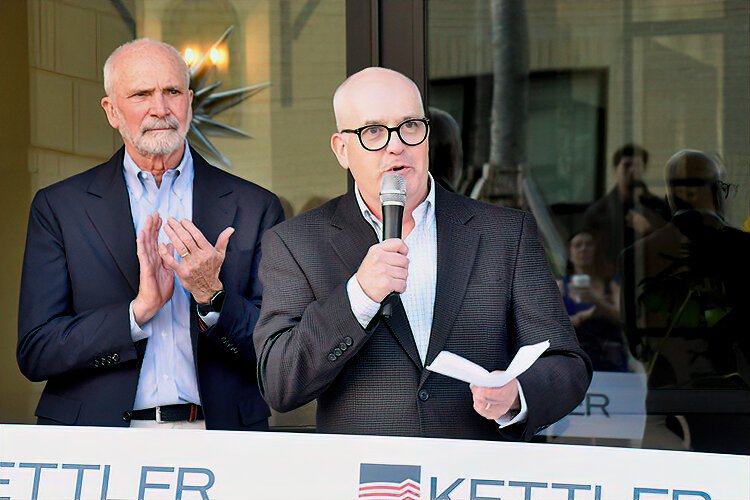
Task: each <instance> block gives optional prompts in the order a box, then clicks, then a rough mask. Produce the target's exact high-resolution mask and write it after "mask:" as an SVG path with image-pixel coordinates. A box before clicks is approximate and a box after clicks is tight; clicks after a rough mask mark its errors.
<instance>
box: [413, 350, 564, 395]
mask: <svg viewBox="0 0 750 500" xmlns="http://www.w3.org/2000/svg"><path fill="white" fill-rule="evenodd" d="M548 348H549V340H545V341H544V342H539V343H538V344H533V345H525V346H523V347H521V348H520V349H519V350H518V352H517V353H516V356H515V357H514V358H513V361H511V362H510V365H509V366H508V369H507V370H506V371H504V372H503V373H490V372H488V371H487V370H485V369H484V368H482V367H481V366H479V365H478V364H476V363H472V362H471V361H469V360H468V359H466V358H462V357H461V356H459V355H458V354H453V353H452V352H449V351H441V352H440V354H438V355H437V357H436V358H435V361H433V362H432V364H430V365H429V366H428V367H427V369H428V370H430V371H433V372H435V373H440V374H441V375H445V376H447V377H451V378H455V379H458V380H463V381H464V382H468V383H470V384H474V385H478V386H480V387H502V386H504V385H505V384H507V383H508V382H510V381H511V380H513V379H514V378H517V377H518V376H519V375H521V374H522V373H523V372H525V371H526V370H528V369H529V367H530V366H531V365H533V364H534V362H535V361H536V360H537V359H539V356H541V355H542V353H543V352H544V351H546V350H547V349H548Z"/></svg>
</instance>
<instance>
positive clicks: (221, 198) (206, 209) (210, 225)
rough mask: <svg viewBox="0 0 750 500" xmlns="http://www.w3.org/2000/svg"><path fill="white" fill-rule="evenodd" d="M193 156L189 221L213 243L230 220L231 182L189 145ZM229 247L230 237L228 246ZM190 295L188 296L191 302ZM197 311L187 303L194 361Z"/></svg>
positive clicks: (234, 208) (233, 210)
mask: <svg viewBox="0 0 750 500" xmlns="http://www.w3.org/2000/svg"><path fill="white" fill-rule="evenodd" d="M190 154H191V155H192V157H193V171H194V172H195V176H194V177H193V224H195V226H196V227H197V228H198V229H200V231H201V233H203V236H205V237H206V239H207V240H208V241H209V243H211V244H212V245H215V244H216V239H217V238H218V237H219V234H221V232H222V231H223V230H224V229H226V228H227V227H229V226H231V225H232V224H233V223H234V216H235V214H236V213H237V204H236V203H234V202H233V197H232V192H233V188H232V185H231V183H229V182H226V181H227V176H225V175H224V172H222V171H221V170H219V169H218V168H216V167H214V166H212V165H211V164H209V163H208V162H207V161H206V160H205V159H203V157H202V156H201V155H199V154H198V153H197V152H196V151H195V149H193V148H190ZM230 248H232V239H231V238H230V239H229V246H228V247H227V249H230ZM227 272H231V270H229V271H228V270H227V266H222V267H221V271H220V272H219V279H221V280H223V276H224V275H226V273H227ZM192 303H193V299H192V297H191V304H192ZM198 332H200V327H199V326H198V314H197V312H196V310H195V307H190V340H191V341H192V344H193V353H194V359H195V363H196V366H197V363H198V356H197V354H196V353H197V352H198Z"/></svg>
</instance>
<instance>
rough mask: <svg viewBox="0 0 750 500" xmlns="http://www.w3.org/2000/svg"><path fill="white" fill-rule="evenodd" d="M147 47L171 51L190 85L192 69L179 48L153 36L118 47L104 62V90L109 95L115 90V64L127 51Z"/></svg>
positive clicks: (170, 53) (186, 82)
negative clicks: (152, 37)
mask: <svg viewBox="0 0 750 500" xmlns="http://www.w3.org/2000/svg"><path fill="white" fill-rule="evenodd" d="M146 47H159V48H161V49H163V50H166V51H167V53H169V55H170V56H172V57H173V58H174V60H175V62H177V64H178V65H179V66H181V68H182V69H183V70H184V72H185V84H186V87H189V86H190V69H189V68H188V66H187V64H186V63H185V60H184V59H183V58H182V54H180V52H179V51H178V50H177V49H175V48H174V47H172V46H171V45H169V44H168V43H164V42H162V41H160V40H154V39H151V38H137V39H135V40H131V41H129V42H127V43H124V44H122V45H120V46H119V47H117V48H116V49H115V50H114V51H113V52H112V53H111V54H110V55H109V57H108V58H107V61H106V62H105V63H104V91H105V92H106V93H107V95H108V96H112V93H113V91H114V88H113V85H114V79H116V78H114V77H116V74H115V66H116V65H117V60H118V59H119V58H120V57H121V56H122V55H123V54H124V53H125V52H128V51H130V50H139V49H143V48H146Z"/></svg>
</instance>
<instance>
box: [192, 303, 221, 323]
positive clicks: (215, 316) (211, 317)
mask: <svg viewBox="0 0 750 500" xmlns="http://www.w3.org/2000/svg"><path fill="white" fill-rule="evenodd" d="M196 309H197V311H198V317H199V318H200V319H201V321H203V324H204V325H206V327H207V328H211V327H212V326H214V325H215V324H216V323H217V322H218V321H219V314H221V313H217V312H215V311H211V312H210V313H207V314H206V315H205V316H204V315H202V314H201V311H200V309H198V308H197V306H196Z"/></svg>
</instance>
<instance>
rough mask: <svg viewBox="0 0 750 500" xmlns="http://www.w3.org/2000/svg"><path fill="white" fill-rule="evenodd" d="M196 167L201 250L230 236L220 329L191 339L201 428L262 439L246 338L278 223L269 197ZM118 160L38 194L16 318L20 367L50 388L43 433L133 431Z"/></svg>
mask: <svg viewBox="0 0 750 500" xmlns="http://www.w3.org/2000/svg"><path fill="white" fill-rule="evenodd" d="M191 152H192V155H193V163H194V167H195V179H194V183H193V222H194V223H195V225H196V226H197V227H198V228H199V229H200V230H201V231H202V232H203V234H204V235H205V236H206V238H207V239H208V240H209V241H212V242H214V241H216V238H217V237H218V235H219V233H220V232H221V231H222V230H223V229H224V228H226V227H227V226H232V227H234V228H235V230H236V231H235V233H234V234H233V235H232V237H231V239H230V240H229V246H228V248H227V254H226V259H225V261H224V264H223V266H222V268H221V273H220V279H221V281H222V283H223V284H224V288H225V290H226V299H225V301H224V305H223V308H222V312H221V315H220V317H219V321H218V322H217V323H216V324H215V325H214V326H213V327H211V328H209V329H208V330H207V331H205V332H200V329H199V326H198V320H197V313H196V311H195V307H191V312H190V334H191V338H192V343H193V354H194V358H195V363H196V373H197V375H198V388H199V391H200V397H201V404H202V405H203V411H204V414H205V419H206V427H207V428H208V429H231V430H244V429H253V430H259V429H266V428H267V427H268V416H269V415H270V411H269V409H268V406H267V405H266V404H265V403H264V401H263V399H262V398H261V396H260V394H259V391H258V385H257V381H256V377H255V349H254V347H253V340H252V332H253V328H254V326H255V323H256V321H257V319H258V315H259V311H260V302H261V285H260V282H259V280H258V279H257V271H258V267H259V264H260V241H261V236H262V235H263V232H264V231H265V230H266V229H268V228H270V227H272V226H273V225H275V224H276V223H278V222H280V221H281V220H283V211H282V208H281V204H280V203H279V200H278V198H277V197H276V196H275V195H274V194H272V193H271V192H269V191H267V190H265V189H263V188H261V187H259V186H257V185H255V184H252V183H250V182H248V181H245V180H242V179H240V178H238V177H236V176H234V175H231V174H228V173H226V172H224V171H222V170H220V169H218V168H215V167H213V166H211V165H209V164H208V163H207V162H206V160H204V159H203V158H202V157H201V156H200V155H199V154H198V153H196V152H195V151H194V150H191ZM123 156H124V149H120V150H119V151H118V152H117V153H115V155H114V156H113V157H112V158H111V159H110V160H109V161H108V162H106V163H103V164H101V165H99V166H97V167H94V168H92V169H90V170H87V171H86V172H83V173H81V174H79V175H76V176H74V177H71V178H69V179H66V180H64V181H61V182H59V183H57V184H54V185H52V186H50V187H47V188H45V189H42V190H40V191H39V192H38V193H37V194H36V196H35V197H34V201H33V202H32V205H31V213H30V216H29V229H28V235H27V239H26V252H25V255H24V262H23V276H22V280H21V299H20V306H19V319H18V349H17V358H18V365H19V367H20V368H21V371H22V372H23V374H24V375H25V376H26V377H27V378H28V379H29V380H32V381H44V380H46V381H47V384H46V387H45V388H44V392H43V393H42V396H41V399H40V401H39V405H38V407H37V409H36V416H37V417H39V422H40V423H51V424H67V425H101V426H120V427H126V426H129V425H130V423H129V412H130V411H131V410H132V409H133V402H134V400H135V392H136V388H137V385H138V377H139V371H140V366H141V362H142V359H143V354H144V353H145V347H146V345H145V343H146V342H147V340H144V341H140V342H138V343H134V342H133V341H132V339H131V336H130V321H129V315H128V307H129V304H130V302H131V301H132V300H133V299H134V298H135V296H136V294H137V292H138V277H139V265H138V258H137V256H136V243H135V240H136V234H135V229H134V226H133V219H132V216H131V212H130V201H129V198H128V193H127V188H126V184H125V178H124V175H123V167H122V165H123Z"/></svg>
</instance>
